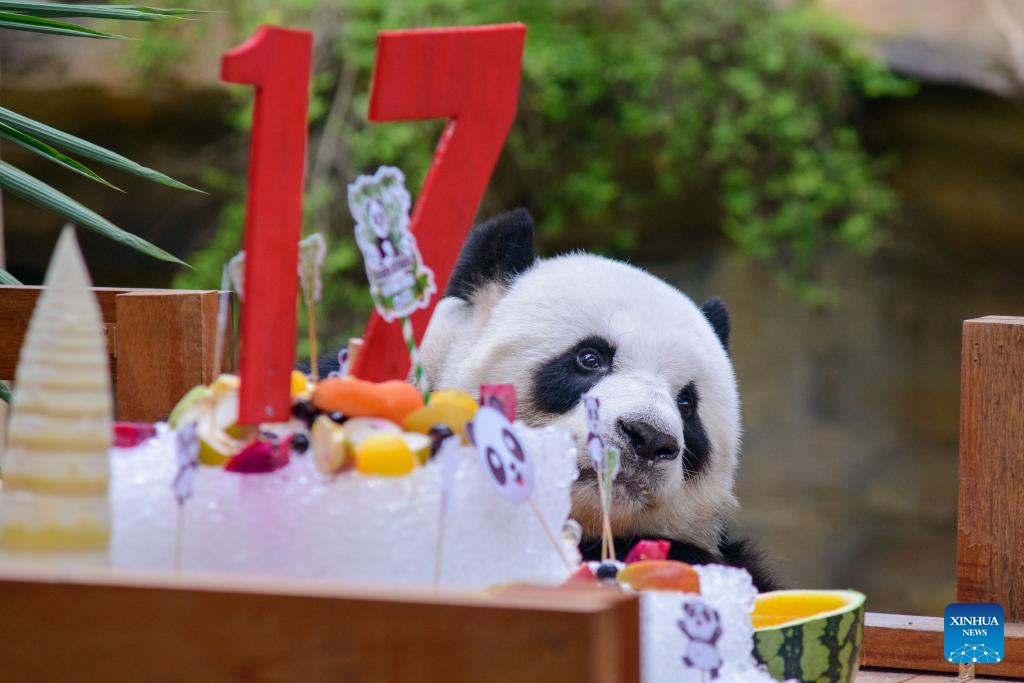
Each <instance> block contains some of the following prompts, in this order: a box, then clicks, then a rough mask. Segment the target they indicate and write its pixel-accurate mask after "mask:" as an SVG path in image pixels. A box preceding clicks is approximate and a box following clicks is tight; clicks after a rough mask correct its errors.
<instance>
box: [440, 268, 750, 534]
mask: <svg viewBox="0 0 1024 683" xmlns="http://www.w3.org/2000/svg"><path fill="white" fill-rule="evenodd" d="M591 335H597V336H601V337H604V338H605V339H607V340H608V341H609V342H611V343H612V345H613V346H615V347H616V349H617V351H616V353H615V359H614V364H613V367H614V371H613V372H612V373H611V374H610V375H608V376H607V377H605V378H604V379H603V380H601V381H600V382H599V383H598V384H597V385H596V386H595V387H594V388H593V389H592V390H591V393H593V394H595V395H597V396H598V397H599V398H600V400H601V413H602V415H601V417H602V420H603V421H604V423H605V434H606V438H607V439H609V440H610V441H611V442H612V443H615V445H618V446H620V447H621V448H622V450H623V460H624V463H623V473H622V475H620V477H627V478H628V477H629V476H630V474H631V473H633V472H638V471H643V468H658V470H659V471H658V472H657V473H650V474H656V475H657V476H655V477H654V479H655V480H656V482H657V483H656V486H655V487H654V488H653V489H650V490H649V489H643V490H642V491H641V493H640V494H639V495H637V493H636V492H635V491H634V492H633V493H632V494H631V495H626V493H625V491H624V490H622V491H620V488H621V487H620V486H618V485H617V486H616V491H615V494H616V497H615V504H614V505H613V506H612V510H613V516H612V526H613V529H614V531H615V533H616V535H621V536H630V535H637V536H640V537H643V536H644V535H645V534H646V535H657V536H666V537H670V538H675V539H679V540H683V541H689V542H692V543H695V544H697V545H699V546H702V547H704V548H706V549H709V550H712V549H714V548H715V547H716V545H717V540H718V536H719V534H720V532H721V531H722V529H723V527H724V525H725V523H726V521H727V520H728V518H729V517H730V516H731V514H732V511H733V509H734V508H735V507H736V499H735V497H734V495H733V478H734V474H735V470H736V466H737V460H738V452H739V435H740V415H739V397H738V393H737V389H736V379H735V375H734V373H733V369H732V364H731V363H730V361H729V357H728V355H727V354H726V353H725V351H724V349H723V348H722V346H721V344H720V343H719V341H718V338H717V337H716V336H715V333H714V330H713V329H712V327H711V325H710V323H708V321H707V319H706V318H705V317H704V315H703V313H702V312H701V311H700V309H699V308H698V307H697V306H696V305H694V303H693V302H692V301H691V300H690V299H689V298H687V297H686V296H684V295H683V294H682V293H681V292H679V291H678V290H677V289H675V288H674V287H671V286H670V285H668V284H666V283H665V282H663V281H662V280H659V279H658V278H655V277H654V276H652V275H650V274H648V273H646V272H644V271H642V270H640V269H638V268H634V267H632V266H630V265H628V264H625V263H621V262H618V261H612V260H609V259H605V258H601V257H598V256H593V255H588V254H571V255H567V256H561V257H558V258H552V259H546V260H540V261H538V262H536V264H535V265H534V266H533V267H532V268H530V269H529V270H528V271H526V272H525V273H523V274H521V275H520V276H519V277H517V278H516V279H515V280H514V281H513V283H512V285H511V286H510V287H509V288H508V289H507V290H506V289H505V287H503V286H502V285H499V284H497V283H490V284H487V285H486V286H484V287H483V288H481V289H480V290H479V291H478V292H477V294H476V296H475V297H474V301H473V302H472V303H467V302H465V301H462V300H461V299H457V298H452V297H448V298H445V299H443V300H442V301H441V302H439V303H438V306H437V309H436V312H435V313H434V317H433V319H432V320H431V323H430V326H429V328H428V329H427V332H426V336H425V337H424V340H423V344H422V347H421V353H422V356H423V361H424V365H425V369H426V373H427V376H428V379H430V383H431V385H432V386H433V387H434V388H442V387H443V388H458V389H462V390H464V391H467V392H470V393H473V394H475V393H476V392H477V391H478V389H479V386H480V385H481V384H492V383H511V384H514V385H515V387H516V393H517V397H518V401H519V416H520V417H521V418H522V419H523V420H524V421H526V422H528V423H531V424H559V425H563V426H566V427H568V428H570V429H571V430H572V431H573V432H574V434H575V435H576V437H577V441H578V445H579V452H580V454H579V465H580V468H581V470H584V469H587V468H589V467H590V464H589V462H590V461H589V457H588V456H587V453H586V448H585V439H586V421H585V417H584V414H583V408H582V406H581V405H577V406H576V408H574V409H573V410H571V411H569V412H568V413H567V414H564V415H560V416H554V415H550V414H545V413H542V412H540V411H539V410H538V409H537V408H536V406H534V405H533V404H532V401H531V395H532V390H533V387H532V382H533V375H534V372H535V370H536V369H537V368H538V367H540V366H541V365H543V364H544V362H545V361H547V360H549V359H550V358H552V357H554V356H557V355H559V354H561V353H563V352H565V351H566V350H567V349H568V348H569V347H571V346H572V345H573V344H575V343H576V342H577V341H579V340H581V339H583V338H584V337H587V336H591ZM691 381H693V382H694V383H695V384H696V386H697V390H698V393H699V396H700V400H699V414H700V417H701V420H702V422H703V424H704V429H705V432H706V433H707V435H708V438H709V439H710V442H711V452H712V453H711V456H710V459H709V462H708V465H707V467H706V469H705V470H704V471H703V473H702V474H701V475H700V476H698V477H696V478H691V479H689V480H684V478H683V471H682V465H681V463H680V459H679V458H678V457H677V458H676V459H674V460H671V461H660V462H651V461H648V460H641V459H639V458H636V457H635V456H631V454H630V453H628V446H627V445H626V444H622V443H617V442H616V438H617V437H616V434H617V431H616V428H615V425H616V422H617V420H618V419H619V417H620V416H627V415H628V416H632V417H636V416H643V417H644V418H645V419H646V420H648V421H649V422H651V423H652V424H655V425H657V426H658V427H659V428H661V429H662V430H663V431H665V432H666V433H668V434H672V435H674V436H675V437H676V439H677V440H678V441H679V442H680V443H683V425H682V418H681V417H680V415H679V410H678V407H677V405H676V401H675V397H676V394H677V393H678V392H679V390H680V389H681V388H682V387H683V386H685V385H686V384H687V383H688V382H691ZM683 447H684V448H685V444H683ZM573 516H574V517H575V518H576V519H577V520H578V521H579V522H580V523H581V524H582V525H583V527H584V532H585V533H586V534H587V535H588V536H597V535H599V534H600V512H599V507H598V497H597V488H596V485H595V484H594V483H593V480H587V481H580V482H577V486H576V488H575V489H574V491H573Z"/></svg>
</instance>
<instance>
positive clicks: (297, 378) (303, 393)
mask: <svg viewBox="0 0 1024 683" xmlns="http://www.w3.org/2000/svg"><path fill="white" fill-rule="evenodd" d="M312 392H313V383H312V382H310V381H309V377H307V376H306V373H304V372H299V371H298V370H292V398H293V399H295V398H309V395H310V394H311V393H312Z"/></svg>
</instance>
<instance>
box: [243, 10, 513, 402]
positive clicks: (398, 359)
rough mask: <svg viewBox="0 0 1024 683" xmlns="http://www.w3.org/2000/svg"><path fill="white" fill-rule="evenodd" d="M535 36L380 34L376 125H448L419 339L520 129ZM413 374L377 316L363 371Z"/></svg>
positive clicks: (429, 199)
mask: <svg viewBox="0 0 1024 683" xmlns="http://www.w3.org/2000/svg"><path fill="white" fill-rule="evenodd" d="M525 38H526V26H524V25H523V24H501V25H496V26H476V27H471V28H450V29H426V30H408V31H385V32H382V33H381V34H380V36H379V37H378V40H377V62H376V66H375V69H374V79H373V90H372V93H371V96H370V114H369V117H370V120H371V121H404V120H410V119H432V118H440V117H446V118H447V119H448V123H447V125H446V126H445V128H444V131H443V132H442V133H441V139H440V140H439V141H438V143H437V151H435V152H434V161H433V163H432V164H431V166H430V170H429V171H428V172H427V178H426V181H424V183H423V189H422V191H421V192H420V196H419V200H418V201H417V203H416V208H415V210H414V211H413V214H412V221H411V224H410V229H411V230H412V232H413V234H414V235H416V238H417V243H418V244H419V248H420V253H421V254H422V256H423V261H424V263H425V264H426V265H427V266H429V267H430V268H431V269H432V270H433V271H434V277H435V282H436V283H437V289H438V293H437V294H436V295H435V296H434V298H433V300H432V301H431V302H430V306H429V307H428V308H426V309H423V310H420V311H417V312H416V313H414V314H413V316H412V323H413V327H414V329H415V331H416V338H417V341H418V340H419V339H422V337H423V332H424V331H425V330H426V327H427V323H428V322H429V321H430V315H431V313H433V311H434V305H435V304H436V303H437V300H438V299H439V298H440V297H441V295H442V294H443V292H444V288H445V286H446V284H447V282H448V277H449V276H450V275H451V272H452V268H453V267H454V266H455V259H456V258H457V257H458V254H459V249H460V247H461V246H462V241H463V239H464V238H465V236H466V233H467V232H469V228H470V226H471V225H472V223H473V216H474V215H475V214H476V210H477V208H478V207H479V206H480V201H481V200H482V199H483V196H484V190H485V189H486V188H487V183H488V182H489V181H490V178H491V172H492V171H493V170H494V164H495V162H497V160H498V154H499V153H500V152H501V148H502V146H504V144H505V138H506V137H507V136H508V131H509V129H510V128H511V127H512V121H513V119H514V118H515V113H516V103H517V101H518V99H519V74H520V65H521V61H522V56H523V42H524V40H525ZM408 371H409V356H408V353H407V351H406V348H405V344H404V342H403V340H402V333H401V329H400V327H399V325H398V324H394V325H388V324H387V323H385V322H384V320H383V319H382V318H381V317H380V316H379V315H378V314H377V313H376V312H375V313H374V314H373V316H372V317H371V318H370V322H369V324H368V325H367V327H366V331H365V333H364V334H363V349H362V352H361V353H360V354H359V357H358V358H357V359H356V363H355V366H354V367H353V373H354V374H356V375H358V376H359V377H362V378H364V379H368V380H373V381H382V380H386V379H395V378H403V379H404V378H405V376H406V374H407V373H408ZM243 386H244V383H243Z"/></svg>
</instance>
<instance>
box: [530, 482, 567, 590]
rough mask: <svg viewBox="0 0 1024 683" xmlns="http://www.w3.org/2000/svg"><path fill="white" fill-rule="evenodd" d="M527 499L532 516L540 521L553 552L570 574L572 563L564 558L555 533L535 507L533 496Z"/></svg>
mask: <svg viewBox="0 0 1024 683" xmlns="http://www.w3.org/2000/svg"><path fill="white" fill-rule="evenodd" d="M527 501H528V502H529V503H530V509H531V510H533V516H534V517H536V518H537V521H538V522H540V525H541V527H543V529H544V533H545V534H546V535H547V537H548V540H549V541H551V545H552V546H553V547H554V549H555V552H556V553H558V557H559V559H560V560H562V564H564V565H565V568H566V570H567V571H568V572H569V573H570V574H572V565H571V564H569V560H567V559H566V557H565V552H564V549H563V548H562V546H561V545H560V544H559V543H558V540H557V539H556V538H555V535H554V534H553V533H551V527H549V526H548V523H547V522H545V521H544V515H542V514H541V513H540V508H539V507H537V503H536V502H535V501H534V500H533V496H530V497H529V498H527Z"/></svg>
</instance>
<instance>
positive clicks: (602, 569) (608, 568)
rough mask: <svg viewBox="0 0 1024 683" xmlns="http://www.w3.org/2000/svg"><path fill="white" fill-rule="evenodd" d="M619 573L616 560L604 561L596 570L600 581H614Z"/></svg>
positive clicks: (595, 574) (595, 573) (596, 575)
mask: <svg viewBox="0 0 1024 683" xmlns="http://www.w3.org/2000/svg"><path fill="white" fill-rule="evenodd" d="M618 575H619V567H618V565H616V564H615V563H614V562H602V563H601V565H600V566H599V567H598V568H597V571H596V572H594V576H595V577H597V580H598V582H600V583H614V582H615V577H616V576H618Z"/></svg>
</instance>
